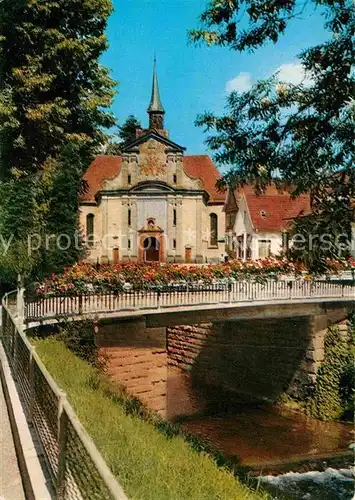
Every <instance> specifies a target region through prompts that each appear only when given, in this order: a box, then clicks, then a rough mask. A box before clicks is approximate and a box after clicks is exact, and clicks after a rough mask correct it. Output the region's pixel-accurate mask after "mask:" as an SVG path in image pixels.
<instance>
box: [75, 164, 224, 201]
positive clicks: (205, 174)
mask: <svg viewBox="0 0 355 500" xmlns="http://www.w3.org/2000/svg"><path fill="white" fill-rule="evenodd" d="M120 168H121V157H120V156H106V155H98V156H97V157H96V158H95V160H94V161H93V162H92V163H91V165H90V166H89V168H88V170H87V171H86V173H85V175H84V180H85V181H86V182H87V184H88V190H87V192H86V193H85V195H84V196H82V198H81V201H82V202H95V195H96V193H97V192H98V191H100V190H101V189H102V187H103V184H104V182H105V181H106V180H108V179H112V178H114V177H115V176H116V175H118V173H119V172H120ZM183 168H184V171H185V172H186V174H187V175H189V176H190V177H193V178H196V179H200V180H201V181H202V184H203V189H204V190H205V191H207V192H208V194H209V195H210V200H209V201H210V202H219V203H223V202H224V198H225V195H224V193H220V192H218V191H217V189H216V186H215V184H216V181H217V179H218V178H219V177H220V174H219V172H218V170H217V168H216V167H215V166H214V164H213V162H212V160H211V159H210V157H209V156H207V155H201V156H184V161H183Z"/></svg>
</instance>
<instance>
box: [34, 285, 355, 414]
mask: <svg viewBox="0 0 355 500" xmlns="http://www.w3.org/2000/svg"><path fill="white" fill-rule="evenodd" d="M354 303H355V288H354V287H353V286H352V284H349V285H344V284H341V285H338V284H334V283H326V282H308V281H305V280H303V281H302V280H301V281H299V282H292V285H290V282H274V281H272V282H271V281H270V282H267V283H264V284H260V283H247V284H246V283H237V284H234V285H233V286H232V287H230V286H229V287H228V288H225V289H221V288H214V289H207V290H206V289H197V290H188V291H186V290H185V291H180V292H176V291H175V292H171V293H167V292H166V293H165V294H164V293H162V292H161V291H159V290H158V291H145V292H136V293H128V294H118V295H116V296H113V295H112V294H111V295H108V294H101V295H94V296H93V295H89V296H81V297H72V298H68V297H50V298H43V299H38V300H37V301H33V302H28V303H27V304H26V306H25V311H24V313H25V315H26V320H27V323H28V324H27V328H29V329H31V328H33V327H36V326H39V325H43V326H45V327H46V328H50V329H51V328H53V323H55V322H58V321H59V322H60V319H61V318H63V317H67V316H68V315H69V316H72V317H73V318H75V319H78V320H80V319H82V318H83V317H93V318H96V319H97V321H98V327H97V335H96V341H97V344H98V345H99V347H100V348H101V349H102V352H103V353H104V354H105V355H106V356H107V359H108V372H109V374H110V375H111V377H112V378H113V379H114V380H116V381H118V382H119V383H121V384H123V385H124V386H126V388H127V390H128V391H129V392H131V393H132V394H134V395H136V396H138V397H140V398H141V399H142V400H143V401H144V402H146V403H147V404H148V405H149V406H150V407H151V408H153V409H155V410H158V411H159V412H160V413H161V414H163V415H166V416H170V408H169V407H168V405H167V401H168V399H167V397H166V395H167V392H168V391H169V383H170V378H169V376H168V372H169V370H168V367H169V366H170V367H171V366H173V367H175V368H176V367H177V368H178V369H179V370H183V371H185V372H188V373H189V376H190V378H191V381H192V384H193V387H194V390H196V391H202V392H203V393H204V397H207V398H208V399H209V401H210V402H211V403H212V404H215V405H217V404H220V402H221V401H222V400H228V401H229V402H230V401H233V400H235V401H238V398H243V399H244V400H245V399H249V400H268V401H274V400H275V399H277V397H278V396H279V395H280V394H281V393H282V392H284V391H288V392H289V393H291V394H294V395H302V394H303V393H304V392H305V391H307V390H308V389H309V387H310V385H312V384H313V383H314V382H315V379H316V374H317V370H318V368H319V366H320V363H321V362H322V360H323V357H324V337H325V333H326V331H327V328H328V327H329V326H330V325H333V324H340V327H341V328H342V329H343V330H344V329H346V320H347V318H348V316H349V314H350V313H351V312H352V311H353V309H354ZM224 396H225V397H224Z"/></svg>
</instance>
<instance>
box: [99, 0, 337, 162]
mask: <svg viewBox="0 0 355 500" xmlns="http://www.w3.org/2000/svg"><path fill="white" fill-rule="evenodd" d="M113 1H114V7H115V12H114V13H113V14H112V16H111V18H110V21H109V26H108V30H107V35H108V39H109V44H110V48H109V49H108V51H107V52H106V53H105V54H104V56H103V57H102V62H103V64H104V65H105V66H107V67H109V68H111V70H112V76H113V78H115V79H116V80H118V81H119V86H118V94H117V96H116V98H115V102H114V104H113V111H114V113H115V115H116V116H117V118H118V120H119V123H122V122H123V121H124V120H125V119H126V118H127V116H128V115H129V114H134V115H135V116H136V117H137V118H139V119H140V120H141V122H142V125H143V126H147V114H146V109H147V106H148V104H149V99H150V92H151V80H152V65H153V57H154V51H155V52H156V54H157V60H158V76H159V85H160V94H161V98H162V102H163V105H164V107H165V111H166V115H165V127H166V128H167V129H168V130H169V131H170V138H171V139H172V140H173V141H175V142H177V143H179V144H181V145H182V146H185V147H186V148H187V154H204V153H208V150H207V148H206V146H205V144H204V138H205V135H204V133H203V130H202V129H200V128H196V127H195V126H194V121H195V119H196V116H197V115H198V114H199V113H201V112H203V111H204V110H208V111H214V112H216V113H221V112H223V108H224V105H225V97H226V92H227V90H226V89H229V90H230V89H239V90H245V89H246V88H247V86H248V85H250V83H252V82H253V81H255V80H256V79H260V78H264V77H267V76H269V75H270V74H271V73H273V72H274V71H275V70H276V69H278V68H280V67H281V70H282V76H283V77H284V78H285V79H290V80H295V79H298V78H300V77H301V74H300V67H299V66H297V54H299V53H300V52H301V51H302V50H303V49H304V48H306V47H308V46H311V45H314V44H316V43H319V42H321V41H323V40H324V39H325V38H326V36H327V34H326V32H325V31H324V28H323V22H324V19H323V18H322V17H321V16H320V15H319V14H315V15H310V14H311V12H313V11H309V12H305V13H304V14H303V18H302V20H294V21H293V22H292V23H291V24H290V26H289V28H288V30H287V32H286V34H285V35H284V36H283V37H282V39H281V40H280V41H279V43H278V44H277V45H276V46H275V45H273V44H268V45H266V46H265V47H262V48H261V49H259V50H257V51H256V52H255V53H253V54H250V53H243V54H240V53H237V52H233V51H230V50H229V49H227V48H218V47H210V48H209V47H206V46H201V47H196V46H194V45H192V44H190V43H189V42H188V37H187V30H188V29H191V28H194V27H196V26H197V18H198V16H199V14H200V13H201V12H202V11H203V10H204V8H205V6H206V3H207V1H206V0H113Z"/></svg>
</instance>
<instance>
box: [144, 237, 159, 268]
mask: <svg viewBox="0 0 355 500" xmlns="http://www.w3.org/2000/svg"><path fill="white" fill-rule="evenodd" d="M143 246H144V260H145V261H146V262H159V241H158V240H157V239H156V238H155V237H154V236H148V238H146V239H145V240H144V245H143Z"/></svg>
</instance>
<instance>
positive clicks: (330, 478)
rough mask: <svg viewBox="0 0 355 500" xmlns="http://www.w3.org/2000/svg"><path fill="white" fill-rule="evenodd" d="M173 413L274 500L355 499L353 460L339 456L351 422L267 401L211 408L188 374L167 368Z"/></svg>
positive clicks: (348, 440) (346, 444)
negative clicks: (235, 462)
mask: <svg viewBox="0 0 355 500" xmlns="http://www.w3.org/2000/svg"><path fill="white" fill-rule="evenodd" d="M178 417H179V420H180V421H181V422H182V425H183V427H184V429H185V430H186V431H188V432H189V433H191V434H194V435H196V436H199V437H201V438H203V439H204V440H206V441H207V442H209V443H211V444H212V445H213V446H214V447H215V448H216V449H217V450H220V451H222V452H223V453H224V454H225V455H227V456H230V457H232V456H233V457H236V458H237V460H238V462H239V463H240V465H242V466H245V467H248V468H250V469H251V470H252V471H253V472H252V473H253V475H257V476H261V482H262V484H263V485H264V487H265V488H266V489H270V490H271V491H272V492H273V495H274V498H275V499H276V498H278V496H277V495H278V494H279V495H282V498H285V497H286V498H291V499H304V500H310V499H311V500H313V499H314V500H318V499H319V500H352V499H353V498H354V500H355V495H354V492H355V490H354V487H355V483H354V467H351V465H353V458H352V457H351V456H348V457H346V456H344V452H345V453H346V452H349V451H350V450H349V445H350V444H351V442H353V441H354V428H353V426H352V425H348V424H342V423H338V422H320V421H318V420H315V419H311V418H309V417H307V416H305V415H303V414H301V413H299V412H295V411H291V410H286V409H281V408H279V407H277V406H270V405H269V406H249V407H248V406H245V405H244V406H242V407H241V408H240V409H235V407H234V409H233V410H232V411H228V412H223V413H221V412H220V411H218V410H217V411H216V412H214V411H213V405H211V404H210V402H209V401H208V400H207V399H206V397H205V396H204V395H203V394H202V393H199V392H196V389H195V388H193V386H192V383H191V380H190V377H189V375H188V374H187V373H184V372H181V371H179V370H177V369H176V368H170V369H169V377H168V418H169V419H170V420H175V419H176V418H178ZM336 457H338V458H337V459H336ZM334 462H336V466H335V465H334ZM312 469H315V470H312Z"/></svg>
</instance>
